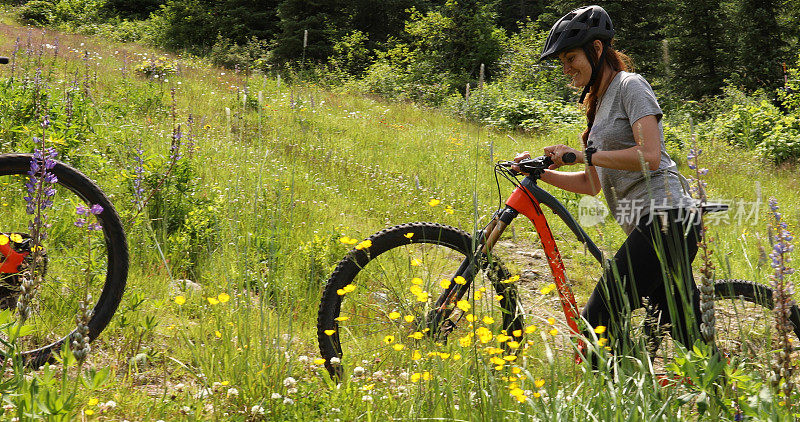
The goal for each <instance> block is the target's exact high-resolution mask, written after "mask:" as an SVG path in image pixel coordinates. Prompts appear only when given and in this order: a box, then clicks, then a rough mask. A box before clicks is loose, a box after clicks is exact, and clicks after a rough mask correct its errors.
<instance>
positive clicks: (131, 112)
mask: <svg viewBox="0 0 800 422" xmlns="http://www.w3.org/2000/svg"><path fill="white" fill-rule="evenodd" d="M0 55H3V56H13V58H14V64H13V65H7V66H4V67H1V68H0V97H1V98H0V104H2V105H3V108H2V110H0V152H2V153H7V152H31V151H32V150H33V148H34V144H33V140H32V139H33V137H34V136H41V135H42V132H41V126H40V124H39V123H40V116H41V115H42V113H48V114H49V116H50V119H51V120H52V121H53V122H54V127H56V128H57V129H53V130H51V131H50V132H47V133H45V142H46V144H47V145H48V146H53V147H55V148H56V149H57V150H58V151H59V158H60V159H61V160H63V161H65V162H67V163H69V164H71V165H72V166H74V167H76V168H77V169H79V170H80V171H82V172H83V173H85V174H86V175H87V176H89V177H90V178H91V179H93V180H95V181H96V182H97V183H98V184H99V185H100V186H101V187H102V189H103V190H104V191H105V192H106V193H107V194H108V195H109V196H110V197H111V198H112V201H113V202H114V204H115V206H116V208H117V210H118V212H119V213H120V214H121V216H122V219H123V221H124V223H125V229H126V232H127V234H128V242H129V246H130V253H131V262H130V264H131V266H130V274H129V278H128V285H127V289H126V292H125V296H124V298H123V300H122V303H121V305H120V307H119V309H118V311H117V314H116V316H115V318H114V319H113V320H112V322H111V324H110V325H109V327H108V328H107V329H106V330H105V331H104V332H103V333H102V334H101V336H100V337H99V338H98V339H96V340H95V341H93V342H92V352H91V354H90V356H89V357H88V358H87V359H86V361H85V362H84V363H83V364H82V365H81V366H80V368H78V367H76V366H75V365H74V364H73V365H71V366H70V365H64V364H62V363H57V364H54V365H53V366H52V367H51V368H46V369H40V370H37V371H34V370H28V371H27V374H28V375H27V378H24V379H23V380H21V381H19V380H18V383H17V384H13V385H14V387H9V386H11V385H12V384H8V383H7V382H8V380H12V379H16V378H14V377H15V375H14V374H15V373H16V372H14V370H12V369H11V368H9V369H8V370H7V372H6V376H5V378H4V384H2V385H3V386H2V394H3V395H2V401H3V403H2V404H3V405H4V406H3V412H4V413H3V414H2V416H0V418H2V419H4V420H6V419H11V418H13V417H18V418H20V420H25V419H29V418H34V417H41V418H47V419H78V420H87V421H88V420H159V419H161V420H242V421H249V420H342V421H348V420H365V421H377V420H390V419H401V420H406V419H445V420H450V419H453V420H501V419H520V420H620V421H621V420H634V421H636V420H733V419H734V418H735V415H736V414H739V415H741V414H744V415H746V416H747V417H748V418H751V419H752V420H761V419H763V420H766V419H770V420H783V419H789V418H791V415H792V412H793V411H794V410H792V409H791V403H792V399H793V398H791V397H790V398H786V397H782V396H780V395H779V393H778V389H776V388H773V387H771V386H770V383H769V382H768V379H767V377H768V370H769V367H770V365H771V357H769V356H767V357H764V359H763V360H762V361H759V362H747V363H746V364H743V365H742V366H741V367H738V368H737V367H734V366H733V365H730V366H727V367H726V368H725V370H726V371H729V374H728V375H729V379H733V380H735V381H734V382H733V383H728V384H725V385H723V386H719V385H717V386H714V385H713V384H714V380H713V379H707V378H704V376H706V375H708V374H711V373H712V372H713V371H712V369H713V368H711V365H710V364H709V363H708V358H707V356H705V355H704V354H703V351H702V350H697V351H695V353H694V354H692V356H693V359H694V360H692V361H691V362H690V363H691V365H695V366H694V367H693V368H694V369H693V371H694V372H691V371H690V372H691V374H692V375H691V376H692V377H696V378H692V379H693V380H694V384H692V385H679V386H673V387H661V386H660V385H658V381H657V379H656V377H654V376H653V370H652V368H650V367H649V365H648V364H647V362H646V360H644V361H634V362H631V363H629V364H626V365H624V366H622V367H620V368H618V369H617V370H616V371H614V373H613V374H612V373H610V372H608V371H606V372H603V373H592V371H591V370H590V368H588V367H586V366H585V365H575V364H574V362H573V361H572V352H573V349H572V346H571V344H570V342H569V340H568V337H567V336H566V333H567V332H568V330H567V328H566V324H565V323H564V322H563V320H564V318H563V314H561V310H560V305H559V303H558V301H557V299H556V297H555V295H554V294H553V293H549V294H542V292H541V290H542V289H544V290H545V291H547V286H548V284H549V283H550V282H551V276H550V274H549V269H548V267H547V264H546V262H545V261H544V260H543V259H541V258H535V257H534V258H532V257H531V256H529V254H526V252H527V251H534V250H536V249H539V248H541V246H540V245H539V244H538V243H537V242H538V240H537V238H536V236H535V232H534V231H533V229H532V226H531V225H530V224H526V222H525V221H523V219H519V220H518V221H517V222H516V224H515V225H514V230H507V231H506V234H505V236H506V237H505V238H504V239H503V241H502V242H501V243H502V248H501V253H502V254H503V255H504V258H505V261H506V264H507V266H508V267H509V269H510V270H511V272H512V274H521V273H523V272H525V271H526V270H531V269H532V270H534V272H533V273H534V276H530V277H525V279H524V280H523V281H521V282H520V283H519V285H518V289H519V290H520V291H521V296H522V298H523V299H524V302H523V304H524V305H525V306H526V309H528V311H529V312H530V318H529V320H528V323H530V324H534V325H538V326H539V327H540V329H539V330H537V331H536V332H532V333H529V334H530V335H529V337H527V338H528V342H527V343H526V344H525V345H524V351H523V352H521V354H520V355H519V356H518V357H517V358H516V359H515V360H506V363H504V364H503V365H498V364H497V363H494V362H492V361H491V360H490V358H491V356H488V357H487V356H486V355H485V351H484V349H483V347H482V346H481V347H479V346H478V345H475V344H473V345H471V346H469V347H462V346H460V345H458V344H447V345H431V344H428V345H426V344H422V345H421V346H419V350H420V351H421V352H422V357H421V358H420V359H414V356H413V353H412V350H411V348H410V347H409V348H407V349H406V350H402V351H398V353H402V354H403V357H402V358H401V359H398V360H397V365H398V366H396V367H387V366H386V365H383V366H381V365H377V364H376V363H375V362H370V363H365V364H364V368H362V370H361V371H358V373H357V374H355V373H353V374H350V373H348V376H347V377H346V379H345V380H344V382H342V383H341V384H339V385H337V384H335V383H334V382H332V381H331V380H330V378H329V377H328V375H327V372H326V371H325V370H324V368H323V366H322V365H321V363H320V362H319V359H318V358H319V350H318V346H317V333H316V318H317V310H318V306H319V301H320V297H321V292H322V288H323V286H324V283H325V281H326V280H327V278H328V277H329V276H330V274H331V272H332V271H333V269H334V267H335V265H336V263H337V262H338V261H339V260H340V259H341V258H342V257H343V256H344V255H345V254H346V253H347V251H348V250H349V249H350V248H351V247H352V246H350V245H346V244H345V243H346V242H345V243H343V242H342V241H341V239H342V238H343V237H349V238H353V239H357V240H361V239H364V238H366V237H368V236H370V235H371V234H372V233H374V232H377V231H379V230H381V229H383V228H386V227H389V226H393V225H396V224H401V223H406V222H413V221H432V222H440V223H444V224H448V225H452V226H455V227H458V228H461V229H463V230H466V231H467V232H473V231H475V230H476V229H477V228H479V227H482V225H483V224H485V223H486V222H487V221H488V217H489V216H491V214H492V212H493V211H494V210H496V209H497V207H498V204H499V199H498V193H497V186H496V183H495V178H494V174H493V162H494V161H497V160H500V159H511V158H513V156H514V154H515V153H516V152H520V151H523V150H530V151H533V152H534V154H533V155H536V153H535V152H536V151H541V149H542V148H543V147H544V146H547V145H551V144H556V143H566V144H570V145H573V146H575V145H577V143H578V134H579V132H580V130H581V127H563V128H561V129H560V130H557V131H553V132H548V133H537V134H531V133H521V132H502V131H496V130H491V129H488V128H485V127H481V126H479V125H475V124H472V123H469V122H465V121H461V120H459V119H456V118H453V117H452V116H449V115H447V114H444V113H442V112H439V111H437V110H434V109H428V108H423V107H419V106H416V105H414V104H411V103H394V102H386V101H383V100H381V99H380V98H376V97H374V96H370V95H366V94H360V93H353V92H346V91H344V90H343V89H330V88H324V87H320V86H317V85H315V84H309V83H304V82H302V81H299V80H298V79H297V78H296V77H294V78H293V77H289V76H290V75H280V74H267V75H264V74H255V73H252V74H250V73H247V72H242V71H237V70H230V69H221V68H216V67H212V66H210V65H208V64H207V63H206V62H204V61H203V60H201V59H198V58H194V57H180V56H174V55H168V54H165V53H163V52H160V51H155V50H152V49H149V48H146V47H142V46H139V45H133V44H115V43H109V42H107V41H105V40H103V39H100V38H87V37H82V36H77V35H69V34H63V33H54V32H51V31H45V30H42V29H38V28H24V27H19V26H16V25H14V24H11V23H2V24H0ZM141 66H145V67H147V66H150V67H151V68H153V67H154V66H157V68H158V70H159V71H163V72H162V73H161V74H159V75H158V77H152V76H151V77H147V76H145V75H144V74H143V72H141V71H137V68H138V67H141ZM287 80H290V82H287ZM34 86H35V87H36V89H38V90H40V92H42V93H45V96H46V99H47V100H46V101H45V102H39V103H38V104H40V105H39V106H34V105H32V104H33V103H32V101H33V100H31V96H30V92H31V90H32V89H33V88H32V87H34ZM68 98H69V100H68ZM68 104H69V105H70V108H69V110H68V109H67V105H68ZM37 107H39V108H38V109H37ZM674 118H675V119H679V118H680V116H674ZM698 130H703V127H702V126H700V127H699V128H698ZM178 131H180V134H181V135H180V136H179V137H176V136H175V134H176V133H177V132H178ZM176 139H177V144H176V143H175V142H174V140H176ZM178 144H179V149H178V150H177V155H179V156H180V157H179V158H177V159H176V160H172V159H171V157H176V153H175V150H171V147H174V146H175V145H178ZM700 147H701V148H703V150H704V152H703V155H702V156H701V165H702V166H703V167H707V168H709V170H710V171H709V175H708V176H707V177H706V178H705V180H706V181H707V183H708V189H709V194H710V196H711V197H712V198H716V199H724V200H729V201H734V203H735V201H744V202H746V206H743V207H736V206H734V207H733V211H732V213H731V214H729V215H730V217H731V218H730V219H731V222H730V223H728V224H721V225H715V226H712V228H711V230H710V235H711V237H712V239H713V240H712V242H711V247H712V249H713V250H714V256H713V260H714V263H715V264H716V266H717V276H718V277H719V278H723V277H729V276H735V277H738V278H745V279H751V280H757V281H760V282H763V283H769V274H770V273H771V271H772V270H771V268H770V267H769V263H768V262H767V261H765V256H763V255H762V252H761V251H762V250H763V249H760V248H766V250H767V253H768V252H769V250H770V248H771V247H770V241H769V239H768V229H767V227H768V226H767V211H768V207H767V199H768V198H769V197H770V196H774V197H776V198H777V200H778V203H779V205H780V206H781V211H782V213H783V218H784V221H786V222H787V223H788V226H789V229H790V230H791V231H792V232H794V231H795V230H796V226H797V224H798V221H800V220H799V219H800V208H798V205H797V203H796V202H795V200H794V199H793V198H796V197H797V195H798V194H800V186H798V174H797V168H796V167H794V166H786V167H780V168H776V167H774V166H773V165H771V164H769V163H766V162H762V161H760V160H758V159H757V158H755V156H754V155H753V153H750V152H746V151H742V150H739V149H733V148H731V147H730V146H728V145H727V144H726V143H725V142H724V140H709V141H703V144H702V145H700ZM685 152H686V151H684V153H683V157H682V158H680V157H677V158H680V159H678V160H677V161H679V163H680V166H681V170H682V171H683V172H684V174H686V175H687V176H689V175H691V170H689V169H688V168H687V167H686V159H685ZM137 160H140V161H137ZM173 161H174V162H173ZM139 162H141V163H142V164H141V165H139V164H137V163H139ZM137 167H141V169H140V170H137ZM137 186H142V187H143V194H142V195H141V196H137ZM500 187H501V191H502V195H503V196H506V195H508V194H509V193H510V191H511V187H510V185H508V184H507V183H505V184H504V183H503V182H502V181H501V185H500ZM546 189H547V190H548V191H550V192H551V193H552V194H553V195H554V196H555V197H556V198H558V199H559V200H561V201H562V202H564V203H565V204H566V205H567V207H568V209H569V210H570V211H571V212H573V213H574V214H576V215H577V210H578V201H579V199H580V198H579V197H578V196H577V195H573V194H570V193H566V192H561V191H558V190H557V189H554V188H552V187H549V186H547V187H546ZM759 195H760V202H759V203H758V205H757V206H755V205H753V203H754V202H755V201H757V198H759ZM432 200H437V201H432ZM432 204H436V205H432ZM738 210H742V211H738ZM546 212H548V213H549V211H546ZM735 212H746V213H747V214H746V215H742V216H739V217H742V218H741V220H742V223H741V224H740V223H739V222H738V221H737V218H736V217H737V215H736V214H735ZM549 215H552V214H549ZM745 217H746V218H745ZM550 225H551V227H552V229H553V231H554V233H555V234H556V240H557V242H558V246H559V249H560V251H561V254H562V255H563V257H564V258H565V263H566V266H567V273H568V274H569V279H570V282H571V283H572V286H573V288H574V290H575V292H576V295H577V297H578V302H579V304H583V303H584V302H585V300H586V298H587V297H588V294H589V293H590V292H591V289H592V288H593V287H594V284H595V282H596V278H597V277H598V276H599V275H600V274H601V268H600V267H599V266H598V265H596V262H595V261H594V259H593V258H592V257H591V255H589V254H588V253H587V252H585V251H584V248H583V247H582V245H581V244H580V243H579V242H577V241H576V240H575V238H574V236H573V235H572V234H571V232H569V230H568V229H567V228H566V226H565V225H564V224H563V223H561V222H560V221H558V220H557V218H551V219H550ZM587 232H588V233H589V234H590V236H592V237H593V238H594V240H595V242H596V243H597V244H598V246H600V247H601V249H603V250H604V252H606V253H607V254H611V253H613V252H614V251H615V250H616V248H617V247H618V246H619V245H620V244H621V242H622V241H623V240H624V235H623V232H622V230H621V229H620V228H619V227H618V226H617V225H616V224H615V223H613V221H611V220H610V219H609V220H607V222H606V223H605V224H603V225H598V226H593V227H588V228H587ZM766 259H768V258H766ZM699 264H700V260H699V259H698V260H696V262H695V265H699ZM550 317H553V318H555V322H554V323H553V324H549V323H548V322H547V320H548V318H550ZM550 325H553V327H551V326H550ZM451 343H455V342H451ZM475 343H477V342H475ZM428 352H431V354H428ZM455 355H458V356H459V358H460V359H458V362H454V356H455ZM704 356H705V357H704ZM498 366H500V367H502V369H500V370H498V369H496V367H498ZM86 371H89V372H88V373H90V374H94V373H97V371H107V374H108V377H107V379H100V381H98V382H96V383H92V382H84V383H80V382H79V380H81V379H83V380H86V379H90V378H87V375H85V374H86V373H87V372H86ZM684 375H685V374H684ZM687 376H688V375H687ZM34 380H36V382H34ZM59 400H60V401H59ZM794 400H795V401H796V397H794ZM56 402H57V403H59V404H58V405H57V406H55V405H53V406H41V405H38V404H36V403H50V404H52V403H56ZM56 408H57V409H59V410H58V411H52V412H51V411H50V410H52V409H56ZM46 409H50V410H46ZM737 409H738V410H737ZM48 412H49V413H54V414H49V415H48Z"/></svg>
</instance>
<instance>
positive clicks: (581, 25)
mask: <svg viewBox="0 0 800 422" xmlns="http://www.w3.org/2000/svg"><path fill="white" fill-rule="evenodd" d="M613 37H614V25H612V24H611V18H610V17H609V16H608V13H606V11H605V10H604V9H603V8H602V7H600V6H584V7H580V8H577V9H575V10H573V11H571V12H569V13H567V14H566V15H565V16H564V17H563V18H561V19H559V20H558V22H556V24H555V25H553V27H552V28H551V29H550V34H549V35H547V41H545V43H544V48H542V55H541V57H540V58H539V60H544V59H548V58H551V57H553V56H555V55H556V54H558V53H560V52H562V51H564V50H569V49H572V48H576V47H583V51H584V52H585V53H586V57H587V58H589V64H591V65H592V76H591V78H589V83H588V84H586V86H585V87H584V88H583V93H582V94H581V99H580V102H581V103H582V102H583V99H584V98H586V94H588V93H589V88H591V86H592V84H594V82H595V80H596V79H597V73H598V68H599V67H600V64H601V63H603V60H605V57H606V51H608V47H609V46H610V45H611V38H613ZM594 40H602V41H603V44H604V47H603V52H602V54H600V59H599V60H598V61H597V63H595V62H594V60H593V59H592V57H593V56H592V47H591V46H590V45H589V42H590V41H594Z"/></svg>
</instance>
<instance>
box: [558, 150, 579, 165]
mask: <svg viewBox="0 0 800 422" xmlns="http://www.w3.org/2000/svg"><path fill="white" fill-rule="evenodd" d="M577 158H578V157H576V156H575V153H574V152H568V153H566V154H564V155H562V156H561V161H563V162H564V163H566V164H571V163H574V162H575V159H577Z"/></svg>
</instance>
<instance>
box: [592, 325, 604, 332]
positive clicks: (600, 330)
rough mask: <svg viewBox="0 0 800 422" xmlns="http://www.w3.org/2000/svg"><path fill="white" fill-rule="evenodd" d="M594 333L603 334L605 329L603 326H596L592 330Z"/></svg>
mask: <svg viewBox="0 0 800 422" xmlns="http://www.w3.org/2000/svg"><path fill="white" fill-rule="evenodd" d="M594 332H595V333H597V334H603V333H605V332H606V327H605V326H604V325H598V326H597V327H595V328H594Z"/></svg>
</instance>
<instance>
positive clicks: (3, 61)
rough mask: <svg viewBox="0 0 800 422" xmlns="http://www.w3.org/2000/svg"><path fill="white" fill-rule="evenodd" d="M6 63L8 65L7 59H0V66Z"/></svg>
mask: <svg viewBox="0 0 800 422" xmlns="http://www.w3.org/2000/svg"><path fill="white" fill-rule="evenodd" d="M7 63H8V57H0V64H7Z"/></svg>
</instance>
